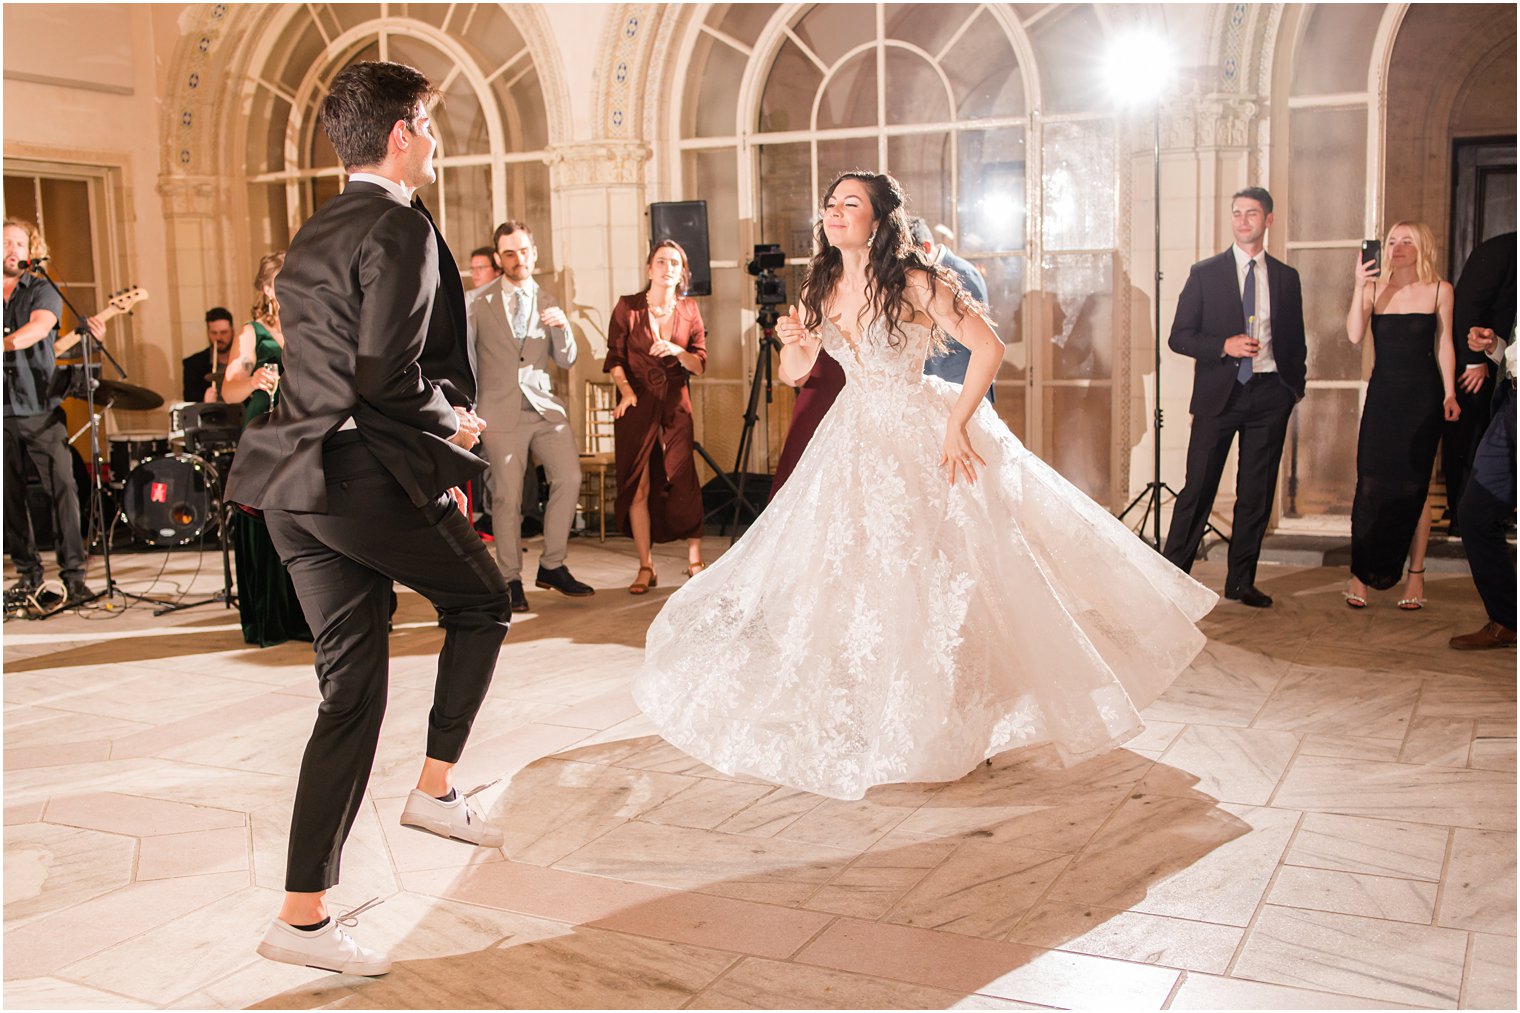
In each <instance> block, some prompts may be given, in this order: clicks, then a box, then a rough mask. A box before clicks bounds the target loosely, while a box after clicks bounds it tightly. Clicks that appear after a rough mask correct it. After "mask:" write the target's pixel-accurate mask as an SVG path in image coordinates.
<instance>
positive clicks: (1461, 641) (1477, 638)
mask: <svg viewBox="0 0 1520 1013" xmlns="http://www.w3.org/2000/svg"><path fill="white" fill-rule="evenodd" d="M1447 646H1448V647H1450V648H1452V649H1453V650H1457V651H1490V650H1493V649H1494V648H1496V647H1514V646H1515V631H1514V630H1511V629H1508V628H1506V627H1504V626H1500V625H1499V624H1498V623H1493V622H1491V623H1487V624H1486V625H1484V627H1483V628H1482V629H1481V630H1478V631H1477V632H1476V633H1468V634H1465V635H1463V636H1460V637H1452V638H1451V639H1450V640H1449V641H1447Z"/></svg>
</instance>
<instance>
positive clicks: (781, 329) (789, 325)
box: [776, 306, 807, 345]
mask: <svg viewBox="0 0 1520 1013" xmlns="http://www.w3.org/2000/svg"><path fill="white" fill-rule="evenodd" d="M776 337H777V338H778V339H780V341H781V343H782V344H783V345H790V344H794V343H795V342H798V341H801V340H802V339H803V338H805V337H807V328H806V327H803V326H802V318H801V317H800V316H798V315H797V307H795V306H788V307H787V314H786V316H784V317H777V318H776Z"/></svg>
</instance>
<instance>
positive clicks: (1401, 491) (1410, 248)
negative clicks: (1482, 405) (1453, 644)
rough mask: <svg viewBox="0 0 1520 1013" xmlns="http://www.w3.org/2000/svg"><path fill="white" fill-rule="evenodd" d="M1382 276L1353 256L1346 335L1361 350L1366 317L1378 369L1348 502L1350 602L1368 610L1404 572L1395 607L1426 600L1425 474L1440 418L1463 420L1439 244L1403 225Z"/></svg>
mask: <svg viewBox="0 0 1520 1013" xmlns="http://www.w3.org/2000/svg"><path fill="white" fill-rule="evenodd" d="M1383 258H1384V265H1383V266H1384V267H1385V268H1386V272H1385V274H1384V278H1383V280H1382V282H1381V283H1380V282H1379V272H1378V271H1377V270H1376V268H1375V266H1374V262H1373V261H1367V262H1365V263H1363V262H1361V259H1360V254H1358V263H1357V268H1356V290H1355V293H1354V294H1353V295H1352V297H1351V308H1350V310H1348V311H1347V313H1346V337H1348V338H1350V339H1351V343H1352V344H1360V343H1361V340H1362V338H1363V337H1364V336H1365V334H1366V330H1367V325H1368V318H1369V316H1370V318H1371V325H1372V348H1373V356H1374V363H1373V367H1372V377H1371V379H1369V380H1368V381H1367V401H1366V404H1365V405H1364V407H1363V408H1362V426H1361V432H1360V434H1359V436H1358V437H1357V444H1356V498H1355V500H1353V502H1352V505H1351V582H1350V585H1349V586H1348V587H1347V590H1346V604H1347V605H1350V606H1351V607H1352V608H1365V607H1366V605H1367V589H1368V588H1369V587H1371V588H1375V589H1377V590H1379V591H1384V590H1387V589H1388V588H1390V587H1392V586H1393V585H1395V584H1397V583H1398V582H1399V578H1400V577H1402V576H1403V574H1404V560H1405V557H1406V556H1407V557H1408V559H1409V581H1408V583H1407V584H1406V585H1405V587H1404V595H1403V597H1402V598H1401V599H1400V600H1399V608H1401V609H1418V608H1422V607H1423V606H1424V604H1425V577H1424V573H1425V548H1426V545H1427V544H1428V543H1429V541H1430V504H1429V503H1428V502H1427V498H1428V496H1429V493H1430V476H1431V469H1432V468H1433V466H1434V465H1435V459H1436V447H1437V445H1438V444H1439V443H1440V441H1441V425H1442V422H1443V420H1444V421H1447V422H1451V421H1455V420H1456V419H1457V417H1458V416H1459V415H1460V410H1459V409H1458V407H1457V395H1456V387H1455V382H1456V380H1455V377H1456V355H1455V353H1454V352H1453V350H1452V343H1451V338H1450V334H1451V304H1452V292H1451V284H1450V283H1449V282H1446V281H1442V280H1441V278H1440V276H1439V275H1437V274H1436V269H1435V241H1434V237H1432V235H1431V232H1430V229H1429V228H1427V227H1426V226H1425V225H1423V224H1421V223H1419V222H1399V223H1398V224H1397V225H1395V226H1394V227H1393V228H1391V229H1389V230H1388V238H1387V240H1386V241H1385V242H1384V243H1383Z"/></svg>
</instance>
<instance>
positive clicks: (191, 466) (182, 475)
mask: <svg viewBox="0 0 1520 1013" xmlns="http://www.w3.org/2000/svg"><path fill="white" fill-rule="evenodd" d="M216 487H217V474H216V469H215V468H214V467H212V466H211V465H210V464H209V463H207V462H206V461H205V460H203V459H202V458H199V457H196V456H194V455H193V454H171V455H168V456H165V457H154V458H150V459H149V460H146V461H144V462H142V463H141V464H139V465H138V466H137V467H136V468H135V469H133V471H132V474H130V475H129V476H127V484H126V486H125V487H124V488H123V489H122V493H121V513H122V516H123V517H125V518H126V519H127V526H128V527H130V528H131V529H132V533H133V534H134V535H136V536H137V537H138V538H139V539H141V540H142V541H144V542H146V543H148V544H149V545H158V546H165V547H167V546H174V545H186V544H188V543H190V542H193V541H195V540H196V539H197V538H199V537H200V536H201V533H202V532H204V531H205V530H206V525H207V524H208V523H210V521H211V520H212V518H213V515H214V514H215V511H216V499H217V497H216Z"/></svg>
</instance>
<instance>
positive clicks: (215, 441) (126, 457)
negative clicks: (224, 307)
mask: <svg viewBox="0 0 1520 1013" xmlns="http://www.w3.org/2000/svg"><path fill="white" fill-rule="evenodd" d="M97 384H98V385H97V386H96V388H95V404H96V407H97V409H101V410H102V414H103V415H104V417H105V418H106V419H107V420H110V421H112V422H114V419H113V418H112V409H121V410H123V411H151V410H153V409H155V408H160V407H162V406H163V404H164V399H163V398H162V397H161V396H159V395H158V394H157V393H156V392H154V391H152V390H149V389H148V388H146V387H138V386H135V385H133V384H129V383H123V382H121V381H119V380H104V379H102V380H98V381H97ZM239 422H240V419H239V409H238V406H237V405H227V404H215V403H207V404H197V403H195V402H179V403H176V404H172V405H170V406H169V428H168V429H167V430H163V431H159V430H146V431H143V430H138V431H113V432H112V433H111V434H110V436H109V437H108V438H107V445H108V447H109V448H110V452H109V455H108V457H107V461H106V482H105V484H106V486H107V488H108V489H109V490H110V492H111V494H112V498H113V499H114V503H115V506H116V508H117V510H116V512H114V513H113V515H112V516H111V518H110V520H111V522H112V523H114V522H115V521H116V519H117V517H116V514H119V517H120V519H121V520H122V521H124V522H125V523H126V525H127V528H128V530H130V531H131V533H132V537H133V538H134V539H135V540H136V541H137V542H138V543H140V544H142V545H145V546H151V547H154V548H176V547H178V546H182V545H189V544H191V543H192V542H195V541H197V540H200V539H202V538H203V537H204V536H206V535H208V534H212V533H214V532H215V531H216V527H217V525H218V523H219V520H218V518H219V517H220V514H221V511H220V506H221V488H222V482H223V481H224V479H225V477H226V474H227V470H228V469H229V468H230V467H231V466H232V455H233V452H234V451H235V450H236V449H237V440H238V435H239V433H240V431H241V426H240V425H239ZM110 428H111V429H113V430H115V429H116V427H115V426H114V425H111V426H110ZM96 534H97V536H98V537H105V536H106V533H105V532H97V533H96Z"/></svg>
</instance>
